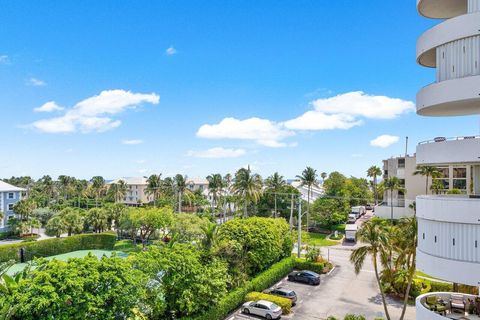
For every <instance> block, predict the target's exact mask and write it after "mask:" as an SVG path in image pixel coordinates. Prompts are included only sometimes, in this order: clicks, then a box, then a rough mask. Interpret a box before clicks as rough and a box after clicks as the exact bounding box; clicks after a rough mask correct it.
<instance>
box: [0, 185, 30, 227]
mask: <svg viewBox="0 0 480 320" xmlns="http://www.w3.org/2000/svg"><path fill="white" fill-rule="evenodd" d="M25 191H26V190H25V189H23V188H18V187H15V186H12V185H11V184H8V183H6V182H3V181H0V212H1V215H2V216H3V218H1V219H0V232H1V231H6V230H7V221H8V220H9V219H12V218H14V217H15V213H14V212H13V206H14V205H15V204H16V203H17V202H18V201H20V200H21V199H22V193H23V192H25Z"/></svg>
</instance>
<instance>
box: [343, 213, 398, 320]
mask: <svg viewBox="0 0 480 320" xmlns="http://www.w3.org/2000/svg"><path fill="white" fill-rule="evenodd" d="M357 238H358V240H359V241H360V242H361V243H363V245H362V246H360V247H359V248H357V249H355V250H353V251H352V254H351V255H350V261H351V262H352V263H353V265H354V267H355V273H356V274H359V273H360V271H361V270H362V267H363V264H364V263H365V259H366V258H367V257H368V256H370V257H371V259H372V262H373V269H374V271H375V278H376V280H377V284H378V287H379V289H380V294H381V296H382V302H383V308H384V310H385V316H386V318H387V320H390V314H389V312H388V307H387V302H386V300H385V292H384V290H383V287H382V284H381V283H380V276H379V267H378V259H379V256H380V255H384V253H385V251H386V247H387V246H388V241H389V239H388V232H387V231H386V229H385V226H384V224H383V222H382V221H380V220H379V219H375V218H374V219H371V220H368V221H367V222H365V223H364V224H363V225H362V227H361V228H360V230H358V232H357Z"/></svg>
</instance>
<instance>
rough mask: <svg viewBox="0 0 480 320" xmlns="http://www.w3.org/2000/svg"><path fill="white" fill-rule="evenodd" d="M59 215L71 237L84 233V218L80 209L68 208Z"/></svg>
mask: <svg viewBox="0 0 480 320" xmlns="http://www.w3.org/2000/svg"><path fill="white" fill-rule="evenodd" d="M80 210H81V209H80ZM59 215H60V217H61V218H62V220H63V225H64V227H65V231H66V232H67V235H68V236H69V237H70V236H71V235H72V234H74V233H81V232H82V229H83V217H82V215H81V214H80V212H79V209H75V208H71V207H67V208H65V209H63V210H62V211H60V213H59Z"/></svg>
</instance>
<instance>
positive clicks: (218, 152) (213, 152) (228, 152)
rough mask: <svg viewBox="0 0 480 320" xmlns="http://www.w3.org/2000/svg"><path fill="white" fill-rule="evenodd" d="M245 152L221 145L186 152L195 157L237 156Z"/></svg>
mask: <svg viewBox="0 0 480 320" xmlns="http://www.w3.org/2000/svg"><path fill="white" fill-rule="evenodd" d="M245 153H246V151H245V150H244V149H226V148H222V147H216V148H211V149H208V150H203V151H193V150H190V151H189V152H188V153H187V154H188V155H189V156H191V157H196V158H237V157H241V156H243V155H244V154H245Z"/></svg>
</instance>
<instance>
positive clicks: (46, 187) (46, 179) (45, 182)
mask: <svg viewBox="0 0 480 320" xmlns="http://www.w3.org/2000/svg"><path fill="white" fill-rule="evenodd" d="M39 182H40V184H41V186H42V189H43V193H44V194H45V195H46V196H47V198H48V202H49V203H50V200H51V199H52V198H53V193H54V192H55V185H54V182H53V179H52V177H50V176H49V175H45V176H43V177H42V178H40V180H39Z"/></svg>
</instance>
